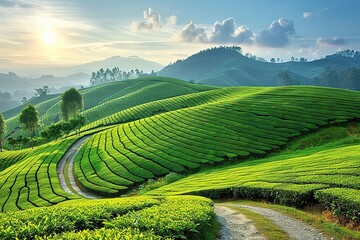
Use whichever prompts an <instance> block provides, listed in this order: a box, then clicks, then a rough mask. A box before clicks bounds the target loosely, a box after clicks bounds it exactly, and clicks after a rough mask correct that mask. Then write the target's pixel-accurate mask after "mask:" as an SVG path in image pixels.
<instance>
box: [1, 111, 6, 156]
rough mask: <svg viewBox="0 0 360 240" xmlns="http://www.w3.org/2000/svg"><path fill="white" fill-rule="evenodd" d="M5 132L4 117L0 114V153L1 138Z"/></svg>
mask: <svg viewBox="0 0 360 240" xmlns="http://www.w3.org/2000/svg"><path fill="white" fill-rule="evenodd" d="M5 131H6V124H5V120H4V116H3V115H2V114H1V113H0V152H2V137H3V134H5Z"/></svg>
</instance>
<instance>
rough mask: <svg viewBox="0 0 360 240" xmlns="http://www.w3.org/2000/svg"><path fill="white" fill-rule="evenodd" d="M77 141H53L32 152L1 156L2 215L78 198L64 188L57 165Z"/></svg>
mask: <svg viewBox="0 0 360 240" xmlns="http://www.w3.org/2000/svg"><path fill="white" fill-rule="evenodd" d="M74 141H75V138H74V137H73V138H67V139H65V140H62V141H58V142H50V143H48V144H46V145H43V146H40V147H34V148H33V149H29V150H21V151H7V152H4V153H0V163H1V165H2V166H3V167H2V168H3V169H5V170H3V171H1V172H0V174H1V178H0V195H1V196H2V197H1V198H0V209H1V212H7V211H14V210H19V209H28V208H33V207H39V206H51V205H53V204H57V203H59V202H63V201H66V200H69V199H75V198H77V196H75V195H71V194H69V193H66V192H64V190H62V189H61V187H60V183H59V179H58V175H57V169H56V166H57V162H58V161H59V159H60V158H61V157H62V156H63V154H64V153H65V151H66V150H67V149H68V148H69V147H70V146H71V145H72V144H73V143H74Z"/></svg>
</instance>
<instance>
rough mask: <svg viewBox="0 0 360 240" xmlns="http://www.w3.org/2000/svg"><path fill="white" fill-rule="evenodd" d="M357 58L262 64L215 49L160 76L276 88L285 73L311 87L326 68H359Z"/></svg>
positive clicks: (233, 51) (336, 56)
mask: <svg viewBox="0 0 360 240" xmlns="http://www.w3.org/2000/svg"><path fill="white" fill-rule="evenodd" d="M359 66H360V59H359V57H356V58H355V57H348V56H343V55H340V54H334V55H330V56H327V57H326V58H324V59H318V60H315V61H309V62H296V61H289V62H281V63H280V62H278V63H271V62H264V61H258V60H256V59H254V58H251V57H250V58H249V57H246V56H244V55H242V54H241V53H240V52H239V51H238V50H237V49H233V48H226V47H219V48H212V49H207V50H204V51H200V52H199V53H196V54H194V55H192V56H190V57H188V58H186V59H184V60H178V61H176V62H175V63H173V64H170V65H168V66H166V67H165V68H163V69H162V70H161V71H160V72H159V75H160V76H166V77H175V78H180V79H183V80H186V81H195V82H196V83H203V84H208V85H215V86H277V85H278V79H279V77H278V75H279V73H281V72H284V71H286V72H289V73H290V75H291V76H292V77H293V78H295V79H297V80H298V81H299V82H300V84H302V85H313V78H314V77H318V76H319V75H320V74H321V73H323V72H324V71H325V70H326V69H327V68H331V69H333V70H336V71H343V70H345V69H347V68H350V67H359Z"/></svg>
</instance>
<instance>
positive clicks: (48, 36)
mask: <svg viewBox="0 0 360 240" xmlns="http://www.w3.org/2000/svg"><path fill="white" fill-rule="evenodd" d="M43 42H44V43H45V44H46V45H47V46H54V45H55V44H56V35H55V33H54V31H53V30H52V29H51V28H50V27H46V28H45V29H44V33H43Z"/></svg>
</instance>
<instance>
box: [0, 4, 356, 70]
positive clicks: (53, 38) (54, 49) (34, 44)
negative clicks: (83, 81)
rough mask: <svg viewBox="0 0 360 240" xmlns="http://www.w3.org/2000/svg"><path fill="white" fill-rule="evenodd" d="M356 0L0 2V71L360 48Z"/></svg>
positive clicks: (310, 53) (312, 53) (313, 54)
mask: <svg viewBox="0 0 360 240" xmlns="http://www.w3.org/2000/svg"><path fill="white" fill-rule="evenodd" d="M359 9H360V1H357V0H336V1H335V0H316V1H311V0H292V1H285V0H233V1H225V0H222V1H215V0H208V1H194V0H192V1H190V0H181V1H175V0H168V1H166V0H139V1H123V0H117V1H110V0H102V1H95V0H86V1H85V0H78V1H75V0H73V1H70V0H63V1H60V0H59V1H56V0H0V22H1V27H0V53H1V55H0V69H9V70H16V69H17V68H22V67H41V66H50V65H51V66H53V65H71V64H80V63H84V62H89V61H93V60H99V59H103V58H107V57H110V56H113V55H120V56H134V55H135V56H139V57H141V58H145V59H148V60H153V61H156V62H159V63H162V64H168V63H169V62H173V61H176V60H177V59H178V58H184V57H186V56H189V55H191V54H193V53H195V52H197V51H199V50H201V49H205V48H208V47H212V46H219V45H239V46H241V47H242V48H243V50H244V52H251V53H253V54H256V55H257V56H261V57H264V58H265V59H270V58H271V57H275V58H278V57H279V58H281V59H283V60H284V61H287V60H289V59H290V58H291V56H295V57H306V58H308V59H315V58H320V57H322V56H325V55H327V54H331V53H333V52H336V51H338V50H342V49H348V48H349V49H354V50H360V28H359V27H358V26H357V25H358V23H360V14H358V10H359Z"/></svg>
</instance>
